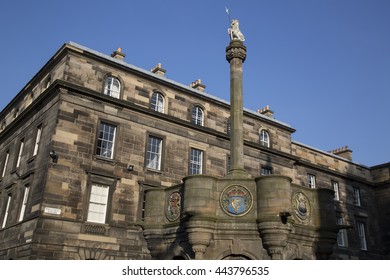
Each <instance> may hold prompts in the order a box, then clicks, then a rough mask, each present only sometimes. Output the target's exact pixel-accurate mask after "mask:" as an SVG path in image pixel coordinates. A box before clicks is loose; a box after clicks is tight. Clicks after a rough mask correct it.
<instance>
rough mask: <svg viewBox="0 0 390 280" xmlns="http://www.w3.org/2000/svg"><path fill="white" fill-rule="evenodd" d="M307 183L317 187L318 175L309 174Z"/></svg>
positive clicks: (313, 187)
mask: <svg viewBox="0 0 390 280" xmlns="http://www.w3.org/2000/svg"><path fill="white" fill-rule="evenodd" d="M307 183H308V185H309V188H311V189H315V188H316V176H315V175H313V174H307Z"/></svg>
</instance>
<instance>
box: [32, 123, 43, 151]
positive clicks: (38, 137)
mask: <svg viewBox="0 0 390 280" xmlns="http://www.w3.org/2000/svg"><path fill="white" fill-rule="evenodd" d="M41 135H42V125H39V126H38V127H37V135H36V136H35V145H34V151H33V156H36V155H37V154H38V148H39V143H40V142H41Z"/></svg>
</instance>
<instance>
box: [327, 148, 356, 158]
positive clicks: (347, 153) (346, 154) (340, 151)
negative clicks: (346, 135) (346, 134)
mask: <svg viewBox="0 0 390 280" xmlns="http://www.w3.org/2000/svg"><path fill="white" fill-rule="evenodd" d="M329 153H331V154H334V155H336V156H339V157H342V158H345V159H348V160H352V150H350V149H349V148H348V146H344V147H341V148H337V149H334V150H331V151H329Z"/></svg>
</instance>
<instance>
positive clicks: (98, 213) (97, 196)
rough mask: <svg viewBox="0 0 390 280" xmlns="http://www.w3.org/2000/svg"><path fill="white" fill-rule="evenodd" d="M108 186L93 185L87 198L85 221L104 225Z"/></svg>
mask: <svg viewBox="0 0 390 280" xmlns="http://www.w3.org/2000/svg"><path fill="white" fill-rule="evenodd" d="M109 189H110V187H109V186H106V185H100V184H93V185H92V187H91V195H90V197H89V206H88V217H87V221H88V222H92V223H100V224H104V223H106V216H107V203H108V194H109Z"/></svg>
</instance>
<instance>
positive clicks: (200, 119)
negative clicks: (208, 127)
mask: <svg viewBox="0 0 390 280" xmlns="http://www.w3.org/2000/svg"><path fill="white" fill-rule="evenodd" d="M191 120H192V123H193V124H196V125H200V126H203V125H204V114H203V109H202V108H201V107H199V106H194V107H192V118H191Z"/></svg>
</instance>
